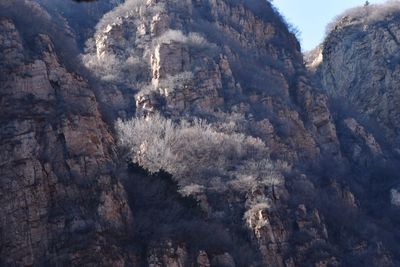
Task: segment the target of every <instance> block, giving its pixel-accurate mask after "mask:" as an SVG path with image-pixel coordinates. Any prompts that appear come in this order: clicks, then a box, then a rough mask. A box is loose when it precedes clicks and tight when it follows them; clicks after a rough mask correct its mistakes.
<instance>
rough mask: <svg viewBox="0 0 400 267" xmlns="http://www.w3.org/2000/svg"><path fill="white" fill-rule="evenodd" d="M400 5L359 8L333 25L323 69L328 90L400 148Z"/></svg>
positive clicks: (324, 47)
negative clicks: (368, 120)
mask: <svg viewBox="0 0 400 267" xmlns="http://www.w3.org/2000/svg"><path fill="white" fill-rule="evenodd" d="M399 20H400V6H399V3H398V2H397V1H394V2H392V3H388V4H385V5H379V6H376V5H371V6H365V7H359V8H355V9H353V10H350V11H348V12H347V13H345V14H343V15H342V16H341V18H340V19H338V21H336V22H335V23H333V24H332V25H331V28H332V30H331V32H330V33H329V35H328V36H327V38H326V40H325V42H324V46H323V50H322V51H321V53H322V58H323V60H322V62H321V64H320V65H319V66H318V75H319V78H320V80H321V83H322V87H323V88H324V89H325V90H326V91H327V92H328V93H329V94H330V95H331V96H333V97H335V98H338V99H344V100H346V102H347V103H348V104H349V105H351V106H352V107H354V109H355V111H357V112H359V113H362V114H365V115H366V116H368V117H369V119H370V120H374V121H376V122H377V123H378V124H379V125H380V126H381V127H382V131H383V132H382V135H383V136H384V137H386V138H388V140H390V143H391V144H392V145H393V146H394V148H395V149H398V148H399V140H398V139H399V136H400V135H399V127H400V117H399V108H398V106H399V104H400V102H399V100H400V95H399V93H400V91H399V90H398V77H399V75H400V73H399V70H400V67H399V64H398V63H399V58H400V54H399V53H400V50H399V47H400V43H399V40H400V28H399V25H398V24H399V23H398V22H399Z"/></svg>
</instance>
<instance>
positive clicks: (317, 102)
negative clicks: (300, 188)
mask: <svg viewBox="0 0 400 267" xmlns="http://www.w3.org/2000/svg"><path fill="white" fill-rule="evenodd" d="M255 7H256V8H262V10H264V11H265V13H266V14H271V16H267V15H258V14H257V15H256V14H255V13H253V10H254V8H255ZM252 8H253V9H252ZM128 11H129V12H128ZM274 12H275V11H273V9H272V8H271V6H270V4H269V3H267V5H263V4H261V3H257V4H256V3H250V4H240V3H235V4H233V3H232V4H231V3H228V2H225V1H220V2H213V1H211V2H209V1H196V2H195V3H190V1H188V2H185V3H175V2H166V1H147V2H146V3H142V2H141V1H127V2H126V3H125V4H123V5H121V6H119V7H118V8H117V9H115V10H114V11H113V12H112V14H113V15H115V16H118V19H116V20H114V21H112V22H110V21H109V20H104V21H103V22H101V23H100V24H99V25H100V26H99V27H98V31H97V33H96V34H95V37H94V46H93V47H89V53H88V54H86V55H84V57H83V58H84V61H85V62H86V65H87V66H88V67H89V68H91V69H92V70H94V71H95V72H96V71H97V72H98V75H101V76H102V77H104V76H107V77H108V78H109V79H111V80H115V81H116V82H118V83H120V84H121V86H120V88H124V87H125V88H126V90H122V92H121V94H124V95H125V96H126V97H128V98H131V99H133V96H134V94H135V93H137V92H138V91H139V92H138V93H137V94H136V108H137V113H138V114H147V113H148V112H150V113H151V112H155V111H158V112H162V113H164V114H168V115H169V116H174V117H181V116H182V115H184V114H186V115H188V114H192V115H201V114H211V115H212V114H213V113H215V112H216V111H219V112H224V113H228V114H229V113H232V112H237V113H240V114H245V115H246V116H249V117H258V118H257V119H256V122H255V123H258V122H259V121H261V119H263V118H266V117H269V118H268V119H269V120H270V122H271V121H272V120H273V124H274V125H273V126H274V127H275V128H281V129H275V134H274V137H275V138H273V139H271V138H267V136H268V133H267V132H265V133H262V137H264V138H263V139H265V140H266V141H267V142H269V143H270V144H269V145H270V146H271V147H274V149H273V150H274V153H276V154H277V155H279V157H282V158H287V159H290V160H296V159H297V160H298V159H316V158H318V157H320V156H321V153H322V154H324V155H329V156H330V157H332V158H336V159H340V151H339V150H338V147H339V146H338V140H337V137H336V133H335V126H334V124H333V123H332V118H331V115H330V112H329V109H328V108H327V105H326V99H325V98H324V96H322V95H318V94H315V93H314V92H313V90H312V85H311V82H310V81H309V80H308V78H307V76H306V75H301V74H300V73H301V72H302V71H304V67H303V63H302V56H301V53H300V51H299V50H298V44H297V41H296V40H295V38H294V36H293V35H291V34H289V33H288V32H287V30H285V31H286V32H282V31H280V30H279V31H278V30H277V28H280V29H281V28H282V29H284V27H285V26H284V25H283V24H282V21H281V20H280V19H279V17H277V14H276V13H275V14H274ZM190 16H192V17H193V19H190ZM243 18H245V19H244V20H243ZM107 22H108V23H107ZM235 27H236V28H235ZM217 33H218V35H220V37H218V36H216V35H217ZM265 43H267V44H268V45H267V46H265V45H264V44H265ZM282 44H285V45H282ZM90 51H92V52H90ZM249 53H251V54H254V57H255V58H254V59H249V58H248V56H247V55H248V54H249ZM277 59H285V60H283V61H282V64H281V65H278V64H275V63H276V60H277ZM110 60H111V61H115V62H116V64H118V65H122V67H121V66H119V67H116V69H118V68H119V70H116V69H107V68H102V66H101V64H104V63H106V62H107V61H110ZM232 66H234V68H232ZM127 68H129V70H128V69H127ZM125 69H127V72H128V73H131V74H130V75H126V71H125ZM120 91H121V89H120ZM113 92H115V90H113ZM104 94H107V93H104ZM290 95H293V96H295V97H294V98H291V97H290ZM107 99H110V97H108V98H107ZM114 99H118V97H117V98H114ZM112 101H113V100H111V102H112ZM115 101H117V100H115ZM294 103H295V104H294ZM134 104H135V103H132V102H131V103H130V105H134ZM293 105H298V106H299V107H300V109H302V111H301V112H300V113H299V111H298V110H296V109H295V108H294V107H293ZM121 109H123V107H122V106H121ZM267 113H270V115H267ZM271 115H273V118H271ZM303 115H304V116H303ZM289 129H290V130H289ZM287 131H290V132H291V135H292V136H290V137H289V138H288V136H280V138H276V137H278V136H277V135H279V134H276V133H277V132H278V133H281V135H285V132H287ZM283 139H284V140H283Z"/></svg>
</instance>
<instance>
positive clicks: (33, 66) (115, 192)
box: [0, 19, 132, 266]
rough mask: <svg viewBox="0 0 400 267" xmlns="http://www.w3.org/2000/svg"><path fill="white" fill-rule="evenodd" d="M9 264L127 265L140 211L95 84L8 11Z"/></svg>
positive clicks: (0, 23) (4, 141) (4, 252)
mask: <svg viewBox="0 0 400 267" xmlns="http://www.w3.org/2000/svg"><path fill="white" fill-rule="evenodd" d="M0 29H1V37H0V47H1V51H2V54H1V60H0V65H1V67H0V69H1V72H0V77H1V86H0V91H1V116H0V120H1V130H0V134H1V152H0V158H1V167H0V170H1V171H0V173H1V180H0V185H1V186H0V188H1V193H0V206H1V224H0V225H1V227H0V233H1V234H0V235H1V250H0V259H1V260H0V265H2V266H45V265H70V266H71V265H73V266H83V265H87V266H94V265H103V266H106V265H108V266H110V265H112V266H123V265H124V259H125V258H127V256H128V254H127V253H126V252H125V251H124V248H123V247H122V246H121V243H120V242H121V241H122V240H124V239H125V238H126V235H129V232H130V228H131V223H132V217H131V213H130V210H129V208H128V204H127V201H126V196H125V193H124V190H123V188H122V186H121V185H120V183H119V182H118V180H117V179H116V177H115V175H114V174H113V172H114V168H115V167H114V162H113V158H114V157H115V145H114V141H113V138H112V136H111V134H110V132H109V130H108V128H107V126H106V125H105V124H104V122H103V121H102V119H101V116H100V113H99V111H98V104H97V102H96V99H95V96H94V94H93V91H92V90H91V89H90V88H89V86H88V84H87V83H86V82H85V81H84V80H83V79H82V78H81V77H79V76H78V75H76V74H74V73H70V72H68V71H67V70H66V69H65V68H64V67H63V66H61V65H60V63H59V61H58V57H57V55H56V53H55V51H54V47H53V45H52V43H51V41H50V39H49V37H48V36H46V35H38V36H37V37H36V39H35V40H31V41H34V42H35V44H34V46H35V51H32V52H34V53H35V56H34V57H29V56H27V54H28V53H29V52H28V51H29V48H28V47H26V46H25V45H24V40H22V39H21V36H20V34H19V32H18V30H17V29H16V28H15V25H14V24H13V22H12V21H11V20H8V19H1V20H0Z"/></svg>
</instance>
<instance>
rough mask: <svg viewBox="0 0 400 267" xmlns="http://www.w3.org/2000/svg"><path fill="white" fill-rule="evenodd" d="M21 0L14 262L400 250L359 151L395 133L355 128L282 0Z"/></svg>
mask: <svg viewBox="0 0 400 267" xmlns="http://www.w3.org/2000/svg"><path fill="white" fill-rule="evenodd" d="M14 4H15V5H13V4H12V3H11V1H7V0H2V1H0V7H2V9H1V10H2V12H1V13H0V14H1V17H4V18H1V23H0V27H1V31H0V47H1V51H2V53H1V54H0V77H1V85H0V103H1V113H0V119H1V130H0V136H1V145H2V149H1V152H0V158H1V161H2V163H1V165H0V170H1V180H0V185H1V187H0V207H1V209H0V210H1V211H0V213H1V214H0V215H1V225H0V237H1V239H0V265H4V266H23V265H27V266H32V265H33V266H43V265H44V266H46V265H50V266H53V265H61V266H64V265H65V266H70V265H73V266H170V267H172V266H204V267H205V266H230V267H233V266H288V267H289V266H358V265H359V266H366V265H369V266H396V265H397V264H398V259H399V255H398V248H399V243H398V239H396V238H397V237H398V236H399V231H398V230H395V229H396V225H398V223H399V222H398V221H396V219H395V218H396V216H395V215H396V212H397V210H394V209H393V210H387V209H386V210H385V212H388V213H387V216H388V218H389V219H388V220H380V219H379V218H378V215H376V214H374V213H373V212H371V211H370V210H371V207H370V203H371V201H370V200H368V199H367V198H368V197H371V198H373V197H375V195H373V194H375V193H376V191H369V188H368V185H370V184H374V183H369V182H368V183H367V182H366V181H367V178H368V179H370V178H371V177H373V175H370V173H369V171H366V170H360V169H359V168H358V166H359V165H360V164H364V163H365V162H368V164H369V165H374V164H375V163H377V162H381V161H384V157H383V155H384V153H385V151H386V150H385V148H384V147H381V143H380V142H379V141H377V140H376V139H375V137H374V135H372V134H371V133H369V132H368V129H367V128H365V127H364V126H363V125H362V124H361V123H360V122H359V121H358V120H357V119H354V118H352V117H349V118H346V120H345V126H346V127H347V128H346V132H345V133H346V134H343V132H342V131H341V129H342V127H343V123H338V120H334V118H333V116H332V115H331V112H330V110H329V107H328V98H327V97H326V96H325V95H324V93H322V92H321V91H322V90H318V89H320V88H318V86H316V85H315V83H314V82H313V81H312V78H311V76H310V75H309V73H308V71H307V70H306V68H305V66H304V62H303V59H302V55H301V52H300V48H299V44H298V42H297V40H296V38H295V36H294V35H293V34H292V33H290V31H289V30H288V26H287V25H286V24H285V22H284V21H283V19H282V18H281V17H280V15H279V14H278V13H277V12H276V10H274V8H273V6H272V5H271V4H270V3H269V2H265V1H261V0H259V1H258V0H251V1H247V0H246V1H240V0H239V1H228V0H221V1H213V0H186V1H163V0H159V1H156V0H147V1H144V0H127V1H125V2H124V3H122V1H110V2H108V1H96V2H94V3H86V4H77V3H74V2H72V1H71V2H65V1H61V0H60V1H47V0H40V1H24V0H18V1H16V2H15V3H14ZM16 7H18V8H16ZM29 10H32V11H33V12H31V14H32V16H22V14H25V13H27V12H28V11H29ZM50 14H51V15H50ZM18 15H20V16H18ZM100 17H101V19H100V20H99V22H98V23H97V26H95V27H94V25H95V22H96V21H97V20H98V19H99V18H100ZM28 23H29V24H32V25H37V26H39V27H30V28H27V27H26V25H27V24H28ZM90 36H92V37H91V38H89V37H90ZM87 38H89V39H88V40H87V41H86V42H85V40H86V39H87ZM84 43H86V45H85V46H86V47H85V49H84V51H83V50H82V47H83V45H84ZM79 53H81V55H80V56H79V58H78V54H79ZM77 59H80V60H82V64H81V63H80V62H79V61H78V60H77ZM74 72H77V73H79V75H78V74H76V73H74ZM83 77H84V78H83ZM117 119H122V120H117ZM105 121H106V122H107V123H108V125H107V123H105ZM335 123H336V125H335ZM114 126H115V128H114ZM337 126H338V129H339V130H340V131H339V135H338V134H337ZM110 129H112V130H110ZM350 142H351V143H352V144H353V145H352V146H349V147H348V146H347V144H348V143H350ZM116 143H118V145H119V147H118V149H117V147H116V145H115V144H116ZM360 149H361V150H360ZM355 151H358V153H354V152H355ZM360 151H361V152H360ZM386 160H387V159H386ZM384 162H385V161H384ZM374 166H375V165H374ZM383 166H386V165H383ZM354 169H357V170H360V171H359V172H353V170H354ZM166 171H167V172H168V173H166ZM379 174H381V173H379ZM368 181H369V180H368ZM375 184H376V183H375ZM121 185H123V187H122V186H121ZM385 190H386V189H385ZM396 192H397V191H396ZM385 193H387V192H386V191H385ZM382 202H383V204H382V205H383V206H384V205H388V203H389V204H390V200H388V199H384V200H382ZM379 207H382V206H379ZM384 207H385V208H387V207H386V206H384ZM389 212H390V214H389Z"/></svg>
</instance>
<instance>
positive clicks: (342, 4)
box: [272, 0, 386, 51]
mask: <svg viewBox="0 0 400 267" xmlns="http://www.w3.org/2000/svg"><path fill="white" fill-rule="evenodd" d="M369 2H370V3H371V4H378V3H384V2H386V0H369ZM272 3H273V5H275V6H276V7H277V8H278V9H279V11H280V12H281V13H282V14H283V15H284V16H285V17H286V19H287V21H288V22H290V23H291V24H293V25H294V26H296V27H297V28H298V29H299V30H300V32H301V34H300V38H301V43H302V49H303V51H307V50H310V49H312V48H314V47H316V46H317V45H318V44H319V43H321V41H322V39H323V38H324V36H325V27H326V25H327V24H328V23H329V22H331V21H332V20H333V18H335V17H336V16H337V15H340V14H341V13H342V12H343V11H345V10H346V9H348V8H351V7H355V6H359V5H363V4H364V3H365V0H274V1H272Z"/></svg>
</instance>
